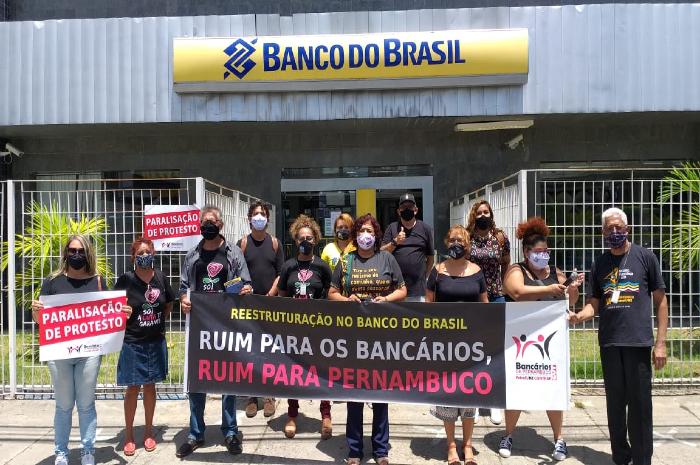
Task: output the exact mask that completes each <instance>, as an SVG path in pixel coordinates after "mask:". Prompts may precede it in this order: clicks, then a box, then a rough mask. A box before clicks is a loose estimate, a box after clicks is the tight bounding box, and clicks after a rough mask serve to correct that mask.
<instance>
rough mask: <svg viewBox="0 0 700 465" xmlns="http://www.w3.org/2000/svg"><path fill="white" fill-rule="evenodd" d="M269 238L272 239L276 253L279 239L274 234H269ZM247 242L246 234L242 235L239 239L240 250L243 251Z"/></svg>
mask: <svg viewBox="0 0 700 465" xmlns="http://www.w3.org/2000/svg"><path fill="white" fill-rule="evenodd" d="M270 239H272V248H273V249H274V251H275V255H277V251H278V250H279V248H280V244H279V241H278V240H277V238H276V237H275V236H273V235H272V234H270ZM246 244H248V236H244V237H243V239H241V252H243V253H245V246H246Z"/></svg>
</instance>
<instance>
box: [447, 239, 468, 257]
mask: <svg viewBox="0 0 700 465" xmlns="http://www.w3.org/2000/svg"><path fill="white" fill-rule="evenodd" d="M448 251H449V253H450V257H452V258H457V259H459V258H462V257H464V254H466V253H467V249H465V248H464V246H463V245H462V244H458V243H456V242H455V243H454V244H452V245H451V246H450V248H449V249H448Z"/></svg>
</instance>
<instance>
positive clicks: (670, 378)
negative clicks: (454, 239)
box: [451, 169, 700, 388]
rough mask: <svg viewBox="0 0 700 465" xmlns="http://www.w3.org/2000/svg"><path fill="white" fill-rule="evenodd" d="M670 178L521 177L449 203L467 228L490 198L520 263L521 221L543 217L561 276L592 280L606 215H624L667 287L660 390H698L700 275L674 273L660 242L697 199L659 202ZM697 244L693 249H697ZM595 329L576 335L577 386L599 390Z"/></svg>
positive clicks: (600, 174)
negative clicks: (614, 210) (610, 211)
mask: <svg viewBox="0 0 700 465" xmlns="http://www.w3.org/2000/svg"><path fill="white" fill-rule="evenodd" d="M667 174H668V170H664V169H637V170H630V169H617V170H614V169H612V170H606V171H601V170H527V171H521V172H519V173H516V174H514V175H512V176H509V177H507V178H505V179H503V180H501V181H498V182H496V183H493V184H489V185H487V186H484V187H482V188H480V189H478V190H476V191H473V192H471V193H469V194H466V195H464V196H462V197H460V198H458V199H456V200H454V201H452V203H451V219H452V222H453V223H462V224H465V223H466V221H467V218H468V215H469V211H470V208H471V206H472V205H473V204H474V203H475V202H476V201H477V200H479V199H481V198H486V200H488V201H489V203H490V204H491V206H492V208H493V210H494V216H495V220H496V224H497V225H498V226H499V227H501V228H503V229H505V231H506V234H508V235H509V237H510V239H511V252H512V256H513V261H514V262H515V261H518V260H520V259H521V256H522V247H521V246H520V243H519V241H517V240H516V239H515V237H514V232H515V228H516V226H517V224H518V222H521V221H524V220H525V219H527V218H528V217H530V216H533V215H540V216H542V217H543V218H544V219H545V221H546V222H547V225H548V226H549V227H550V236H549V247H550V248H551V249H552V251H553V260H552V262H553V263H555V264H556V265H557V266H558V267H559V268H560V269H562V270H564V271H569V270H572V269H574V268H577V269H578V270H579V271H581V270H582V271H584V272H585V273H588V272H589V270H590V267H591V264H592V262H593V259H594V258H595V257H596V256H598V255H600V254H601V253H603V252H604V251H605V250H606V246H605V244H604V241H603V238H602V235H601V229H602V225H601V220H600V218H601V214H602V213H603V211H604V210H605V209H607V208H609V207H613V206H615V207H618V208H621V209H622V210H623V211H625V213H626V214H627V217H628V221H629V223H630V225H631V226H632V233H631V235H630V240H631V241H632V242H634V243H635V244H638V245H642V246H644V247H646V248H648V249H649V250H651V251H652V252H654V254H655V255H656V256H657V257H658V258H659V262H660V264H661V272H662V274H663V277H664V281H665V283H666V286H667V287H666V295H667V297H668V302H669V327H668V336H667V349H668V363H667V366H666V367H665V368H664V369H663V370H662V371H660V372H657V373H656V375H655V380H654V382H655V387H656V388H659V387H692V388H700V270H698V269H697V267H695V268H693V267H691V266H689V265H687V264H683V265H682V266H680V267H679V266H678V265H675V266H672V265H674V264H673V263H671V260H670V256H669V250H665V248H664V246H663V240H664V239H665V238H668V237H671V232H672V230H673V228H675V227H677V226H679V218H680V212H682V211H685V210H689V209H691V208H693V206H695V205H697V203H698V201H699V200H700V199H698V198H697V196H696V194H693V193H692V192H690V191H688V192H684V193H682V194H680V195H677V196H675V197H674V198H673V199H672V200H671V201H668V202H660V201H659V193H660V191H661V188H662V186H663V185H664V183H666V182H668V181H666V180H664V177H665V176H666V175H667ZM695 192H698V189H697V186H696V189H695ZM685 226H687V225H685ZM695 226H698V225H695ZM695 244H696V245H694V246H693V247H698V246H697V242H696V243H695ZM672 248H673V247H672ZM694 252H695V253H700V250H694ZM587 284H588V283H587V282H584V284H583V286H582V289H581V291H582V292H581V298H580V299H579V302H578V303H577V305H576V307H577V308H578V309H580V308H583V305H585V292H586V287H587ZM597 324H598V321H597V318H596V319H594V320H591V321H588V322H586V323H585V324H583V325H577V326H576V327H572V328H571V332H570V339H571V384H572V385H574V386H579V387H601V386H602V381H603V376H602V368H601V365H600V353H599V348H598V343H597ZM654 324H656V317H654Z"/></svg>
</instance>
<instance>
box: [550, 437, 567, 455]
mask: <svg viewBox="0 0 700 465" xmlns="http://www.w3.org/2000/svg"><path fill="white" fill-rule="evenodd" d="M567 455H569V449H567V448H566V441H564V440H563V439H557V442H555V443H554V454H552V456H553V457H554V460H564V459H565V458H566V456H567Z"/></svg>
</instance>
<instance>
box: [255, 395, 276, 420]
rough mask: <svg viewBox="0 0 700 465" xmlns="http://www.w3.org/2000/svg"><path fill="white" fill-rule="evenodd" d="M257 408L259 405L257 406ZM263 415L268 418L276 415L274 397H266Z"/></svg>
mask: <svg viewBox="0 0 700 465" xmlns="http://www.w3.org/2000/svg"><path fill="white" fill-rule="evenodd" d="M256 407H257V405H256ZM263 414H264V415H265V416H266V417H271V416H272V415H274V414H275V398H274V397H265V399H264V402H263Z"/></svg>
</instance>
